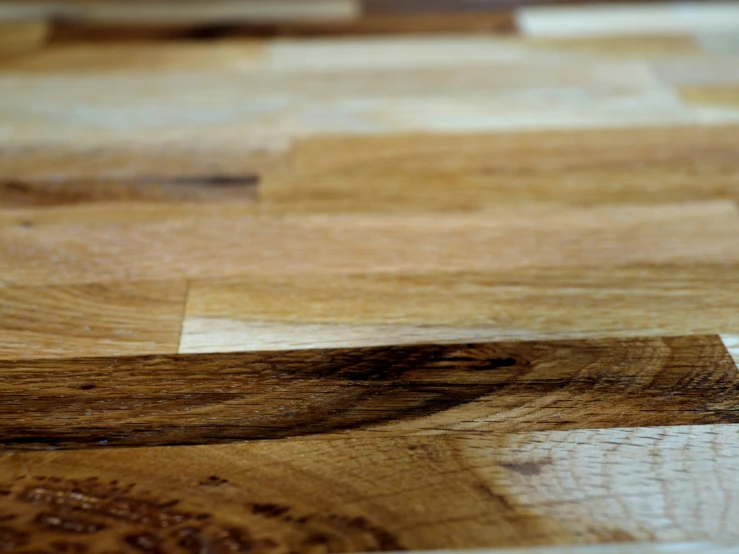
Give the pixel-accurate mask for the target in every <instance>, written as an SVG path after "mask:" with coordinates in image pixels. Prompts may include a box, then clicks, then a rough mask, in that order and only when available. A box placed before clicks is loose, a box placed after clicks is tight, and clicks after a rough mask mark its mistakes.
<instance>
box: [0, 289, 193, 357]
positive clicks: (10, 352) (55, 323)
mask: <svg viewBox="0 0 739 554" xmlns="http://www.w3.org/2000/svg"><path fill="white" fill-rule="evenodd" d="M186 292H187V289H186V286H185V283H184V282H166V283H156V282H151V283H137V282H122V283H110V284H107V285H81V286H48V287H0V359H5V360H8V359H11V360H12V359H22V358H63V357H67V356H105V355H108V356H117V355H132V354H147V353H148V354H154V353H170V352H177V348H178V343H179V338H180V328H181V326H182V316H183V313H184V307H185V295H186Z"/></svg>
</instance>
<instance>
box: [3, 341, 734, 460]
mask: <svg viewBox="0 0 739 554" xmlns="http://www.w3.org/2000/svg"><path fill="white" fill-rule="evenodd" d="M0 375H2V377H3V379H4V380H3V381H0V416H1V417H0V429H1V430H2V432H1V433H0V435H1V436H2V438H1V439H0V442H1V443H2V445H3V446H5V447H6V448H42V449H43V448H79V447H95V446H97V447H101V446H143V445H157V444H159V445H161V444H207V443H214V442H229V441H235V440H246V439H280V438H287V437H303V436H310V435H325V434H332V433H341V432H346V431H351V430H363V432H366V433H369V435H374V436H379V435H380V434H388V435H390V436H392V435H394V434H397V433H411V434H418V433H427V432H430V431H433V432H437V433H438V432H452V431H456V432H462V431H470V430H475V431H478V430H479V431H485V430H490V429H494V430H495V431H496V432H500V433H503V432H521V431H526V430H529V431H533V430H553V429H560V430H562V429H581V428H608V427H622V426H640V425H648V426H655V425H680V424H709V423H719V422H725V423H730V422H739V416H737V414H736V411H735V410H734V407H735V406H734V398H735V395H736V394H737V391H738V390H739V375H738V374H737V371H736V365H735V364H734V362H733V361H732V359H731V358H730V357H729V355H728V353H727V351H726V348H725V347H724V344H723V343H722V342H721V340H720V339H719V338H718V337H717V336H693V337H681V338H651V339H622V340H600V341H569V342H567V341H559V342H551V343H547V342H539V343H479V344H456V345H426V346H396V347H379V348H357V349H329V350H295V351H283V352H269V353H267V352H261V353H240V354H203V355H176V356H171V355H163V356H146V357H117V358H77V359H65V360H36V361H32V360H27V361H8V362H0ZM51 416H53V417H51ZM355 432H357V431H355Z"/></svg>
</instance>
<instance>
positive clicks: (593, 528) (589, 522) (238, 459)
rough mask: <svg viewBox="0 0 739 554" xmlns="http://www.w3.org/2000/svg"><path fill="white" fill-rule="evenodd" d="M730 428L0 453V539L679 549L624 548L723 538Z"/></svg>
mask: <svg viewBox="0 0 739 554" xmlns="http://www.w3.org/2000/svg"><path fill="white" fill-rule="evenodd" d="M738 429H739V427H737V426H735V425H715V426H694V427H671V428H664V427H663V428H652V429H611V430H600V431H597V430H579V431H567V432H546V433H525V434H519V435H513V436H505V435H500V434H498V433H495V432H492V433H490V432H489V433H484V434H483V433H479V434H470V435H457V436H455V437H451V436H447V437H414V438H411V437H395V438H393V439H377V438H372V437H368V438H345V439H341V440H306V441H299V442H296V441H269V442H267V441H262V442H254V443H247V444H240V445H226V446H205V447H177V448H143V449H141V448H139V449H133V450H116V451H111V450H97V451H78V452H54V453H24V454H18V453H16V454H6V455H4V456H2V457H0V466H1V467H2V472H1V473H0V475H2V477H1V478H0V479H2V485H3V490H6V491H8V493H9V494H7V495H4V496H2V497H0V505H2V507H3V509H4V511H5V512H6V513H11V514H13V515H15V517H14V518H12V519H10V520H9V521H6V522H4V524H3V525H4V526H5V528H6V529H7V530H6V531H5V532H6V536H7V537H8V539H6V541H7V542H10V541H11V540H15V541H16V544H17V545H18V546H19V547H20V546H21V545H22V546H25V547H27V548H31V547H35V548H42V547H44V546H46V545H47V544H49V543H50V542H53V541H62V542H63V543H67V544H69V543H71V544H85V545H89V546H90V547H91V548H92V550H91V552H98V551H103V550H109V549H112V548H120V547H124V545H136V544H144V545H147V544H148V545H151V544H154V545H157V547H158V548H160V549H162V550H163V551H167V552H181V551H182V552H188V551H190V550H191V548H188V546H189V545H193V544H194V545H197V546H198V547H200V548H205V547H208V548H210V549H212V550H213V551H216V552H217V551H230V552H247V551H250V552H266V551H275V550H277V551H288V550H297V551H303V550H306V551H307V550H312V549H314V548H319V547H320V548H322V549H324V548H325V549H327V550H331V551H334V552H356V551H376V550H400V549H429V548H431V549H434V548H436V549H438V548H450V549H458V548H481V547H486V548H490V547H506V546H507V547H513V546H535V545H550V546H552V545H573V544H588V543H590V544H591V545H592V544H593V543H596V544H598V543H612V542H617V543H624V542H631V541H635V542H636V544H634V551H635V552H649V553H650V554H651V553H652V552H686V551H687V552H691V551H695V549H694V548H692V547H691V546H690V545H682V546H681V547H669V546H664V547H660V546H657V545H653V546H652V547H651V550H650V547H647V546H645V545H644V544H639V541H642V542H644V541H667V542H674V541H726V544H730V545H731V544H735V543H736V540H737V531H736V526H735V525H734V524H733V523H734V521H735V519H736V512H737V510H739V503H738V501H737V499H738V498H739V488H738V487H739V484H738V482H737V480H736V479H734V476H735V474H736V472H737V471H739V465H738V464H739V462H738V460H739V451H737V444H739V434H738V433H739V431H738ZM317 499H318V500H319V501H317ZM71 529H79V530H80V531H79V532H77V533H74V534H72V533H70V530H71ZM178 542H179V545H178ZM317 545H318V546H317ZM591 548H592V547H591ZM624 548H626V545H624V544H621V545H619V546H616V547H614V548H613V549H612V550H611V551H609V550H608V549H605V550H604V552H606V553H608V554H613V552H619V553H620V552H624V551H625V550H624ZM691 549H692V550H691ZM567 551H569V549H568V550H567ZM626 551H629V550H626ZM729 551H731V550H729ZM524 552H526V551H524ZM540 552H541V551H540ZM554 552H557V550H554ZM584 552H599V551H598V550H597V549H593V550H588V549H585V550H584ZM705 552H710V550H705ZM719 552H725V550H724V551H722V550H719Z"/></svg>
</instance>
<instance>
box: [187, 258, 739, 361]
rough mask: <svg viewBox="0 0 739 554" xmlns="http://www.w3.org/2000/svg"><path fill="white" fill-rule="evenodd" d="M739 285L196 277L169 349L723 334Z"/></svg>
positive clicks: (551, 273) (664, 272) (648, 271)
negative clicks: (175, 344)
mask: <svg viewBox="0 0 739 554" xmlns="http://www.w3.org/2000/svg"><path fill="white" fill-rule="evenodd" d="M738 283H739V273H738V272H737V270H736V269H727V268H725V267H723V266H722V267H719V266H705V267H694V268H687V267H685V268H681V267H677V266H670V265H665V266H662V267H654V266H640V267H624V268H607V269H606V268H593V267H574V268H567V269H556V268H542V269H532V268H526V269H521V270H512V271H509V272H505V273H504V272H495V271H490V272H484V273H467V272H463V273H449V272H445V273H425V274H418V273H416V274H412V273H411V274H407V273H404V274H399V275H398V274H378V275H342V276H320V277H310V276H306V275H300V276H280V277H271V278H269V279H264V278H260V277H252V278H234V279H216V280H212V281H211V280H207V281H195V282H194V283H193V284H192V285H191V287H190V292H189V296H188V304H187V315H186V319H185V324H184V328H183V334H182V342H181V346H180V348H181V352H223V351H243V350H283V349H286V348H316V347H326V346H367V345H390V344H398V343H399V342H403V343H418V342H436V341H450V340H452V341H453V340H458V341H463V340H533V339H537V340H543V339H553V338H583V337H592V338H597V337H609V336H610V337H614V336H616V337H618V336H622V337H623V336H644V335H671V334H672V335H674V334H680V333H694V334H700V333H725V332H729V333H730V332H731V331H732V330H733V329H734V328H735V325H736V313H737V310H739V303H738V302H739V301H737V298H739V284H738ZM522 306H525V307H526V308H525V309H522V308H521V307H522Z"/></svg>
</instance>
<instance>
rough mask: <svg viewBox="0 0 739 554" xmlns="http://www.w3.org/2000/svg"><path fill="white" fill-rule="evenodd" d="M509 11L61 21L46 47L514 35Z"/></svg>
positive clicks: (54, 29) (513, 24)
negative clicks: (178, 21) (273, 19)
mask: <svg viewBox="0 0 739 554" xmlns="http://www.w3.org/2000/svg"><path fill="white" fill-rule="evenodd" d="M516 29H517V27H516V21H515V17H514V14H513V13H512V12H506V11H492V12H486V13H475V12H471V13H470V12H458V13H433V12H430V13H420V14H414V15H413V16H412V17H408V16H407V15H406V14H393V13H376V14H367V15H365V16H363V17H361V18H358V19H356V20H350V21H297V22H290V21H285V22H277V23H237V24H234V23H203V24H188V25H155V24H148V25H132V24H116V23H94V24H93V23H89V22H83V21H65V22H59V23H56V24H55V25H54V26H53V27H52V30H51V38H50V41H51V42H52V43H56V44H60V43H77V42H106V41H115V42H119V41H157V40H215V39H225V38H248V37H274V36H307V37H309V36H344V35H373V34H393V33H445V32H494V33H511V32H514V31H516Z"/></svg>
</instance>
